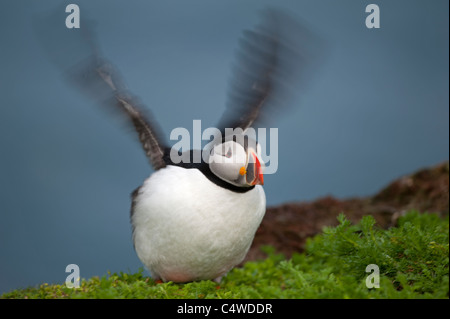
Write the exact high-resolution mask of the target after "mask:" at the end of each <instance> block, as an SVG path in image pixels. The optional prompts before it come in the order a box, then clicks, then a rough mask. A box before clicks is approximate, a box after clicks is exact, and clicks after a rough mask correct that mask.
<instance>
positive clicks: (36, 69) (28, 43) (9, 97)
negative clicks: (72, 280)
mask: <svg viewBox="0 0 450 319" xmlns="http://www.w3.org/2000/svg"><path fill="white" fill-rule="evenodd" d="M61 3H62V1H57V0H52V1H50V0H47V1H45V2H44V1H39V2H38V1H31V0H20V1H13V0H3V1H2V2H1V4H0V43H1V44H0V93H1V103H0V293H3V292H6V291H9V290H12V289H16V288H21V287H27V286H30V285H38V284H40V283H44V282H48V283H63V282H64V281H65V278H66V276H67V275H68V273H65V268H66V266H67V265H68V264H72V263H74V264H77V265H78V266H79V267H80V272H81V277H83V278H89V277H91V276H94V275H98V276H102V275H104V274H106V272H107V271H108V270H110V271H112V272H117V271H137V270H138V268H139V267H141V266H142V265H141V263H140V261H139V260H138V258H137V256H136V254H135V252H134V249H133V244H132V240H131V227H130V224H129V209H130V193H131V191H132V190H134V189H135V188H136V187H137V186H139V185H140V184H141V183H142V182H143V181H144V179H146V178H147V177H148V176H149V175H150V174H151V172H152V169H151V167H150V165H149V164H148V163H147V159H146V157H145V155H144V152H143V151H142V150H141V148H140V145H139V143H138V142H137V140H136V139H135V138H134V136H133V134H132V132H127V130H124V129H123V127H121V126H122V125H121V123H120V121H117V119H116V118H114V117H111V116H109V114H108V113H107V112H104V110H102V109H101V108H99V107H98V106H97V105H95V103H93V102H92V101H91V100H89V99H87V98H85V97H84V96H83V95H81V94H80V93H79V92H78V91H77V90H74V89H73V88H71V87H70V86H69V85H68V84H67V83H66V82H65V81H64V79H63V77H62V73H61V70H60V69H58V68H56V67H55V65H54V64H53V63H52V62H51V61H50V59H49V57H48V55H47V54H46V52H45V51H44V50H43V48H42V45H41V43H40V41H39V39H38V38H39V36H37V32H36V30H33V28H34V27H33V19H34V18H35V17H36V16H39V15H41V14H42V13H45V12H47V11H52V10H55V8H58V7H61ZM63 3H65V5H67V4H70V3H76V4H78V5H79V7H80V10H81V15H82V16H83V14H84V13H86V14H88V15H89V17H90V18H91V19H93V20H95V23H96V32H97V37H98V41H99V44H100V46H101V48H102V50H103V53H104V55H105V56H106V57H107V58H108V59H109V60H111V61H113V62H114V64H115V65H116V66H117V67H118V69H119V70H120V71H121V73H122V75H123V76H124V78H125V80H126V82H127V84H128V86H129V88H130V91H131V92H133V93H134V94H136V95H138V96H139V97H140V98H141V100H142V101H143V103H144V104H145V105H146V106H147V107H149V108H150V109H151V110H152V112H153V114H154V116H155V117H156V119H157V120H158V122H159V124H160V126H161V127H162V129H163V130H164V133H165V135H166V136H165V137H166V138H167V140H168V139H169V134H170V131H171V130H172V129H173V128H176V127H185V128H188V129H191V128H192V120H193V119H201V120H202V128H203V129H205V128H207V127H210V126H214V125H215V124H216V123H217V120H218V119H219V117H220V116H221V114H222V112H223V110H224V108H225V103H226V92H227V87H228V80H229V79H230V77H231V64H232V61H233V59H234V53H235V50H236V48H237V41H238V38H239V37H240V34H241V32H242V30H244V29H248V28H252V27H253V26H254V25H255V24H256V23H257V22H258V21H259V15H258V13H259V12H260V10H261V9H263V8H265V7H267V6H272V5H274V4H275V1H267V0H266V1H265V0H247V1H237V0H227V1H214V2H213V1H207V0H189V1H182V0H171V1H164V2H163V1H145V2H144V1H137V0H130V1H123V0H122V1H118V0H117V1H115V0H108V1H106V0H98V1H95V2H94V1H81V0H77V1H75V0H74V1H63ZM370 3H376V4H377V5H378V6H379V8H380V13H381V15H380V18H381V28H380V29H368V28H366V25H365V19H366V16H367V15H368V14H367V13H366V12H365V8H366V6H367V5H368V4H370ZM65 5H64V6H63V7H62V8H64V7H65ZM276 5H277V7H279V8H280V9H284V10H286V11H287V12H289V13H291V14H292V15H294V16H297V17H299V18H301V19H302V21H304V22H305V23H306V24H307V25H308V27H309V28H310V29H311V30H313V31H314V32H315V33H316V34H318V35H320V37H321V39H322V40H324V42H326V49H327V52H326V54H325V56H326V58H324V59H323V61H322V62H321V65H320V67H319V68H317V72H315V74H313V76H312V78H311V81H310V82H309V83H307V87H306V88H305V89H302V94H301V95H299V96H298V97H297V99H294V102H292V103H294V104H295V105H292V107H291V108H290V109H289V112H288V113H287V114H280V116H277V117H276V118H275V119H274V121H273V123H270V125H269V126H270V127H276V128H278V133H279V134H278V135H279V155H278V156H279V158H278V160H279V166H278V171H277V173H276V174H273V175H267V176H266V177H265V186H264V188H265V191H266V196H267V203H268V205H269V206H274V205H278V204H281V203H285V202H293V201H309V200H314V199H316V198H319V197H322V196H326V195H332V196H335V197H338V198H348V197H355V196H367V195H371V194H374V193H375V192H377V191H378V190H379V189H380V188H382V187H383V186H385V185H386V184H387V183H389V182H390V181H391V180H393V179H395V178H397V177H399V176H402V175H404V174H408V173H411V172H414V171H415V170H418V169H420V168H423V167H426V166H429V165H434V164H437V163H439V162H442V161H444V160H448V158H449V93H448V86H449V83H448V82H449V64H448V61H449V60H448V57H449V41H448V36H449V34H448V33H449V21H448V10H449V8H448V6H449V3H448V1H446V0H435V1H425V0H421V1H411V0H408V1H406V0H404V1H400V0H396V1H392V0H389V1H381V0H376V1H352V0H339V1H335V0H320V1H313V0H303V1H290V0H280V1H276ZM60 15H61V28H65V24H64V21H65V18H66V16H67V15H68V13H65V12H64V10H61V12H60ZM81 27H83V26H82V25H81ZM40 36H42V34H41V35H40ZM44 37H45V35H44ZM306 82H308V81H306Z"/></svg>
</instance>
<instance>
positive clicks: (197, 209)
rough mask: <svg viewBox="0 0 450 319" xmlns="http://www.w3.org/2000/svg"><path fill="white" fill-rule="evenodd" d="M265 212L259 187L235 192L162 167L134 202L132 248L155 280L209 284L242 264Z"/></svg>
mask: <svg viewBox="0 0 450 319" xmlns="http://www.w3.org/2000/svg"><path fill="white" fill-rule="evenodd" d="M265 209H266V198H265V194H264V190H263V188H262V187H261V186H259V185H258V186H256V187H255V188H254V189H252V190H250V191H248V192H245V193H236V192H232V191H230V190H227V189H224V188H222V187H219V186H217V185H216V184H214V183H212V182H211V181H209V180H208V179H207V178H206V177H205V176H204V175H203V174H202V173H201V172H200V171H199V170H197V169H185V168H181V167H176V166H167V167H166V168H163V169H161V170H159V171H157V172H155V173H154V174H152V175H151V176H150V178H148V179H147V180H146V181H145V182H144V184H143V186H142V187H141V188H140V191H139V194H138V197H137V198H136V201H135V205H134V212H133V215H132V218H131V222H132V225H133V228H134V232H133V240H134V244H135V249H136V252H137V255H138V257H139V258H140V259H141V261H142V262H143V263H144V265H145V266H146V267H147V268H148V269H149V270H150V272H151V274H152V276H154V277H155V278H161V279H163V280H165V281H169V280H171V281H175V282H186V281H192V280H200V279H214V278H216V277H219V276H222V275H223V274H225V273H226V272H227V271H229V270H230V269H231V268H232V267H234V266H235V265H236V264H238V263H240V262H241V261H242V260H243V258H244V257H245V255H246V253H247V251H248V249H249V247H250V245H251V243H252V241H253V237H254V235H255V232H256V230H257V228H258V226H259V224H260V223H261V220H262V218H263V216H264V213H265Z"/></svg>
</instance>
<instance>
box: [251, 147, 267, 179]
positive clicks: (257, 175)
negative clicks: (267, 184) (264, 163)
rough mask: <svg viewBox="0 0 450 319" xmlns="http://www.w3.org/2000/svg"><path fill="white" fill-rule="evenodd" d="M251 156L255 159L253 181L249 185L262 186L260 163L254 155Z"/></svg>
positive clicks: (262, 177) (262, 176)
mask: <svg viewBox="0 0 450 319" xmlns="http://www.w3.org/2000/svg"><path fill="white" fill-rule="evenodd" d="M252 155H253V157H254V158H255V166H254V167H255V179H254V180H253V182H252V183H251V185H264V175H263V173H262V168H261V163H260V162H259V159H258V156H256V154H255V153H252Z"/></svg>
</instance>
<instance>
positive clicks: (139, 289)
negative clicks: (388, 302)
mask: <svg viewBox="0 0 450 319" xmlns="http://www.w3.org/2000/svg"><path fill="white" fill-rule="evenodd" d="M338 220H339V225H338V226H337V227H327V228H325V229H324V230H323V233H322V234H320V235H317V236H316V237H314V238H311V239H310V240H309V241H308V242H307V246H306V249H305V252H303V253H301V254H295V255H294V256H293V257H292V258H290V259H286V258H284V256H282V255H280V254H277V253H276V252H275V251H274V250H273V249H272V248H271V247H265V248H264V250H265V252H266V253H267V254H268V258H267V259H265V260H262V261H254V262H247V263H246V264H245V265H244V266H243V267H242V268H235V269H233V270H232V271H231V272H230V273H229V274H228V275H227V276H226V277H224V279H223V280H222V282H221V283H220V285H218V284H217V283H215V282H212V281H200V282H192V283H187V284H175V283H172V282H168V283H162V284H158V283H155V282H154V281H153V280H152V279H151V278H149V277H147V276H145V275H144V274H143V270H141V271H139V272H137V273H134V274H128V273H122V272H121V273H118V274H117V273H114V274H111V273H108V274H107V275H104V276H102V277H101V278H99V277H93V278H90V279H82V281H81V287H80V288H77V289H69V288H66V287H65V285H64V284H61V285H48V284H45V283H44V284H42V285H40V286H39V287H30V288H27V289H23V290H14V291H11V292H8V293H5V294H3V295H2V296H1V298H186V299H203V298H207V299H210V298H214V299H222V298H397V299H398V298H402V299H403V298H448V297H449V219H448V216H447V217H446V218H445V219H441V218H439V217H438V216H436V215H433V214H419V213H418V212H414V211H413V212H409V213H408V214H406V215H405V216H403V217H401V218H400V219H399V223H398V226H397V227H394V228H390V229H388V230H383V229H378V228H377V227H376V225H375V220H374V219H373V217H371V216H365V217H364V218H363V219H362V220H361V222H360V223H359V224H357V225H353V224H351V223H350V222H349V221H348V220H347V219H346V218H345V216H344V215H342V214H341V215H340V216H339V217H338ZM369 264H376V265H377V266H378V267H379V274H380V282H379V286H380V288H371V289H369V288H367V286H366V278H367V276H369V275H371V273H370V272H366V266H367V265H369Z"/></svg>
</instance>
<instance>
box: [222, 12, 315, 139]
mask: <svg viewBox="0 0 450 319" xmlns="http://www.w3.org/2000/svg"><path fill="white" fill-rule="evenodd" d="M317 40H318V38H316V37H315V36H313V35H312V34H311V33H310V32H309V31H308V30H307V29H306V28H305V26H304V25H302V24H300V23H299V21H298V20H296V19H293V18H292V17H290V16H289V15H287V14H285V13H283V12H281V11H278V10H274V9H268V10H266V11H264V13H263V16H262V23H261V24H260V25H258V26H257V27H256V28H254V30H250V31H244V32H243V35H242V38H241V39H240V41H239V46H238V51H237V55H236V61H235V64H234V66H233V69H232V78H231V81H230V88H229V92H228V93H229V98H228V101H227V107H226V110H225V113H224V115H223V117H222V119H221V121H220V125H219V129H221V130H222V134H224V129H225V128H233V129H235V128H241V129H242V130H244V131H245V130H246V129H247V128H249V127H252V126H257V125H260V124H262V123H264V122H267V120H268V119H271V118H272V117H273V116H274V115H276V114H278V113H280V111H282V109H281V108H282V105H283V104H286V103H285V102H286V100H287V99H288V98H290V97H291V96H292V95H293V93H297V91H299V90H301V87H302V86H303V84H304V83H300V81H299V80H301V79H302V78H305V79H306V78H307V77H308V80H309V72H308V70H307V69H309V67H310V66H311V62H312V60H314V59H313V58H315V57H316V56H317V52H318V51H319V50H318V44H319V42H318V41H317ZM300 75H301V76H300ZM269 105H270V107H269ZM275 105H276V106H277V109H275V108H274V106H275Z"/></svg>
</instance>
